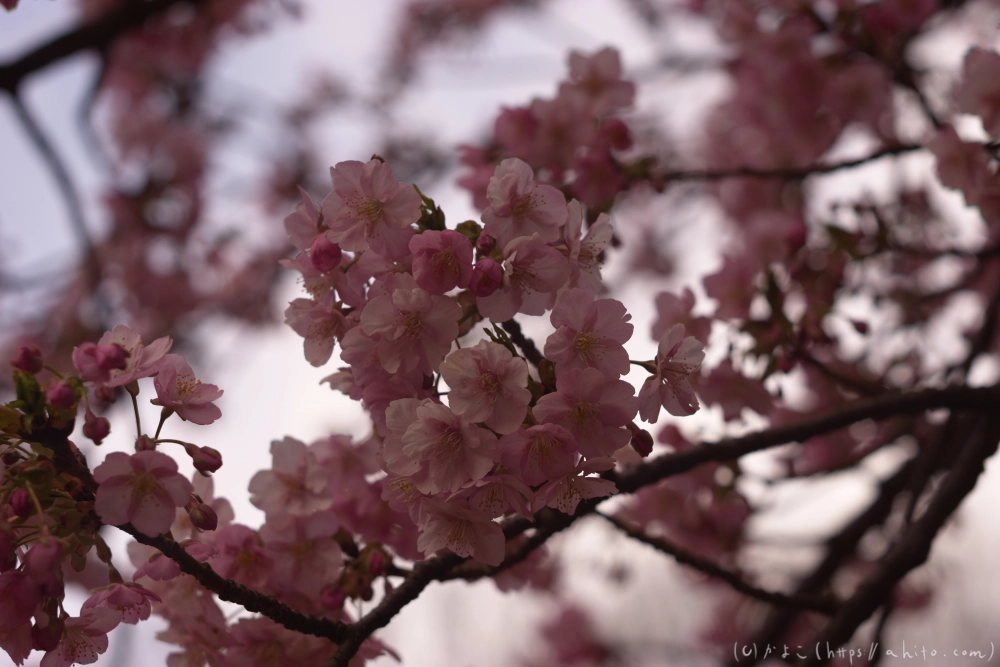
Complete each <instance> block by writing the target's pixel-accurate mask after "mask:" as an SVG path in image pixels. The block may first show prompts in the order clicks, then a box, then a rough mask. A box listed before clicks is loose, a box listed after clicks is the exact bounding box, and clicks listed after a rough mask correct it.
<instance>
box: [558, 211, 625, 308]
mask: <svg viewBox="0 0 1000 667" xmlns="http://www.w3.org/2000/svg"><path fill="white" fill-rule="evenodd" d="M566 211H567V218H566V227H565V228H564V230H563V238H564V240H565V242H566V247H567V248H569V286H570V287H580V288H583V289H585V290H587V291H588V292H590V293H591V294H598V293H600V292H601V290H603V289H604V283H603V282H601V263H602V259H603V257H604V249H605V248H607V247H608V243H610V242H611V237H612V236H613V235H614V228H613V227H612V226H611V218H609V217H608V214H607V213H601V214H600V215H599V216H597V220H595V221H594V222H593V223H592V224H591V225H590V226H589V227H588V228H587V233H586V234H584V233H583V207H582V206H581V205H580V202H578V201H577V200H575V199H574V200H573V201H571V202H570V203H569V204H567V206H566Z"/></svg>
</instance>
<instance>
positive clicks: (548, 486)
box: [532, 457, 618, 515]
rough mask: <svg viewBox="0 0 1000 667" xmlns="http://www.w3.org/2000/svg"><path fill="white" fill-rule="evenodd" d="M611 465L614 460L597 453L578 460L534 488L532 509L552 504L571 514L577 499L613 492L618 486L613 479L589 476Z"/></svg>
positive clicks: (608, 494) (577, 503) (609, 468)
mask: <svg viewBox="0 0 1000 667" xmlns="http://www.w3.org/2000/svg"><path fill="white" fill-rule="evenodd" d="M614 467H615V460H614V459H612V458H606V457H597V458H592V459H589V460H587V461H581V462H580V464H579V465H578V466H577V467H576V468H575V469H574V470H573V471H572V472H571V473H570V474H568V475H564V476H562V477H558V478H556V479H553V480H551V481H548V482H546V483H545V485H544V486H542V488H540V489H538V492H537V493H535V500H534V502H533V503H532V509H533V510H534V511H536V512H537V511H538V510H540V509H541V508H543V507H554V508H555V509H557V510H559V511H560V512H562V513H563V514H570V515H572V514H573V513H575V512H576V508H577V505H579V504H580V501H581V500H588V499H590V498H603V497H604V496H610V495H611V494H613V493H616V492H617V491H618V487H617V486H615V483H614V482H611V481H609V480H606V479H601V478H600V477H589V475H591V474H593V473H595V472H604V471H605V470H611V469H612V468H614Z"/></svg>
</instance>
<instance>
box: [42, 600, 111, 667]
mask: <svg viewBox="0 0 1000 667" xmlns="http://www.w3.org/2000/svg"><path fill="white" fill-rule="evenodd" d="M119 617H120V614H119V613H118V612H117V611H115V610H113V609H103V608H92V609H86V610H82V611H81V613H80V616H78V617H74V618H68V619H66V624H65V626H64V627H63V634H62V637H61V638H60V640H59V645H58V646H57V647H56V648H55V649H53V650H51V651H49V652H48V653H46V654H45V656H44V657H43V658H42V662H41V667H70V665H73V664H80V665H89V664H91V663H94V662H97V656H98V655H100V654H101V653H104V652H105V651H107V650H108V633H109V632H111V631H112V630H114V629H115V628H116V627H117V626H118V623H119Z"/></svg>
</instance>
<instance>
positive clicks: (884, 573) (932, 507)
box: [800, 416, 1000, 665]
mask: <svg viewBox="0 0 1000 667" xmlns="http://www.w3.org/2000/svg"><path fill="white" fill-rule="evenodd" d="M998 441H1000V418H997V417H996V416H993V417H990V418H983V419H982V420H981V422H980V424H979V425H978V428H977V429H976V430H975V432H974V433H973V434H972V436H971V437H970V438H969V439H968V440H966V442H965V443H964V446H963V447H962V448H961V452H960V453H959V455H958V458H957V459H956V460H955V463H954V465H953V466H952V468H951V470H950V472H949V473H948V475H947V477H945V479H944V481H943V482H942V483H941V485H940V487H938V490H937V491H936V492H935V494H934V497H933V499H932V500H931V502H930V504H929V505H928V507H927V510H926V511H925V512H924V514H923V516H921V517H920V518H919V519H918V520H917V521H915V522H914V523H913V524H911V525H910V526H909V527H907V529H906V530H905V532H904V533H903V536H902V538H901V539H900V540H899V541H898V542H896V544H895V545H893V547H892V548H891V549H890V550H889V552H888V553H887V554H886V555H885V556H884V557H883V558H882V559H881V560H879V562H878V563H877V564H876V565H875V568H874V569H873V570H872V572H871V573H870V574H869V575H868V576H867V577H866V578H865V580H864V581H862V582H861V584H860V585H859V586H858V588H857V590H856V591H855V593H854V595H852V596H851V597H850V598H849V599H848V600H847V601H846V602H845V603H844V604H843V606H841V608H840V610H839V611H838V612H837V613H836V614H835V615H834V617H833V619H832V620H831V621H830V623H829V624H828V625H827V626H826V627H825V628H824V629H823V630H822V631H821V632H820V633H819V634H818V635H817V636H816V638H815V641H816V642H818V643H820V644H826V643H829V644H830V645H831V646H840V645H841V644H844V643H845V642H847V640H849V639H850V638H851V635H853V634H854V631H855V630H856V629H857V628H858V626H859V625H861V624H862V623H863V622H864V621H865V620H867V619H868V618H869V617H870V616H871V615H872V614H873V613H874V612H875V610H876V609H878V607H879V606H880V605H882V604H883V603H884V601H885V600H887V599H888V598H889V596H891V595H892V591H893V589H894V588H895V587H896V584H898V583H899V582H900V581H901V580H902V579H903V578H904V577H905V576H906V575H907V574H909V572H910V571H911V570H913V569H914V568H916V567H918V566H920V565H921V564H923V563H924V561H926V560H927V556H928V555H929V554H930V550H931V545H932V544H933V543H934V538H935V537H937V535H938V533H939V532H940V531H941V528H942V526H943V525H944V523H945V521H946V520H947V519H948V517H950V516H951V515H952V513H953V512H954V511H955V510H956V509H958V506H959V505H960V504H961V503H962V500H964V499H965V497H966V496H967V495H968V494H969V493H970V492H971V491H972V490H973V489H974V488H975V486H976V482H977V481H978V480H979V476H980V474H982V472H983V470H984V468H985V463H986V459H988V458H989V457H990V456H992V455H993V454H994V453H995V452H996V450H997V444H998ZM825 662H826V661H821V660H819V659H817V657H816V656H810V657H809V658H808V659H806V660H805V661H803V662H802V663H800V664H802V665H817V664H825Z"/></svg>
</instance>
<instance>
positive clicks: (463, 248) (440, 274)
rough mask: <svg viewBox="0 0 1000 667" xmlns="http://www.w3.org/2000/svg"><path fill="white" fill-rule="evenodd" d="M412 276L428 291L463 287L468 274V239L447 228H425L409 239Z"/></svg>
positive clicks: (469, 249)
mask: <svg viewBox="0 0 1000 667" xmlns="http://www.w3.org/2000/svg"><path fill="white" fill-rule="evenodd" d="M410 252H411V253H413V278H414V280H416V281H417V285H419V286H420V287H422V288H424V289H425V290H427V291H428V292H430V293H431V294H444V293H445V292H448V291H450V290H453V289H455V288H456V287H462V288H464V287H467V286H468V285H469V278H471V277H472V241H470V240H469V239H467V238H466V237H465V236H463V235H462V234H459V233H458V232H456V231H453V230H451V229H445V230H443V231H436V230H433V229H429V230H427V231H425V232H424V233H422V234H418V235H416V236H414V237H413V238H411V239H410Z"/></svg>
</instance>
